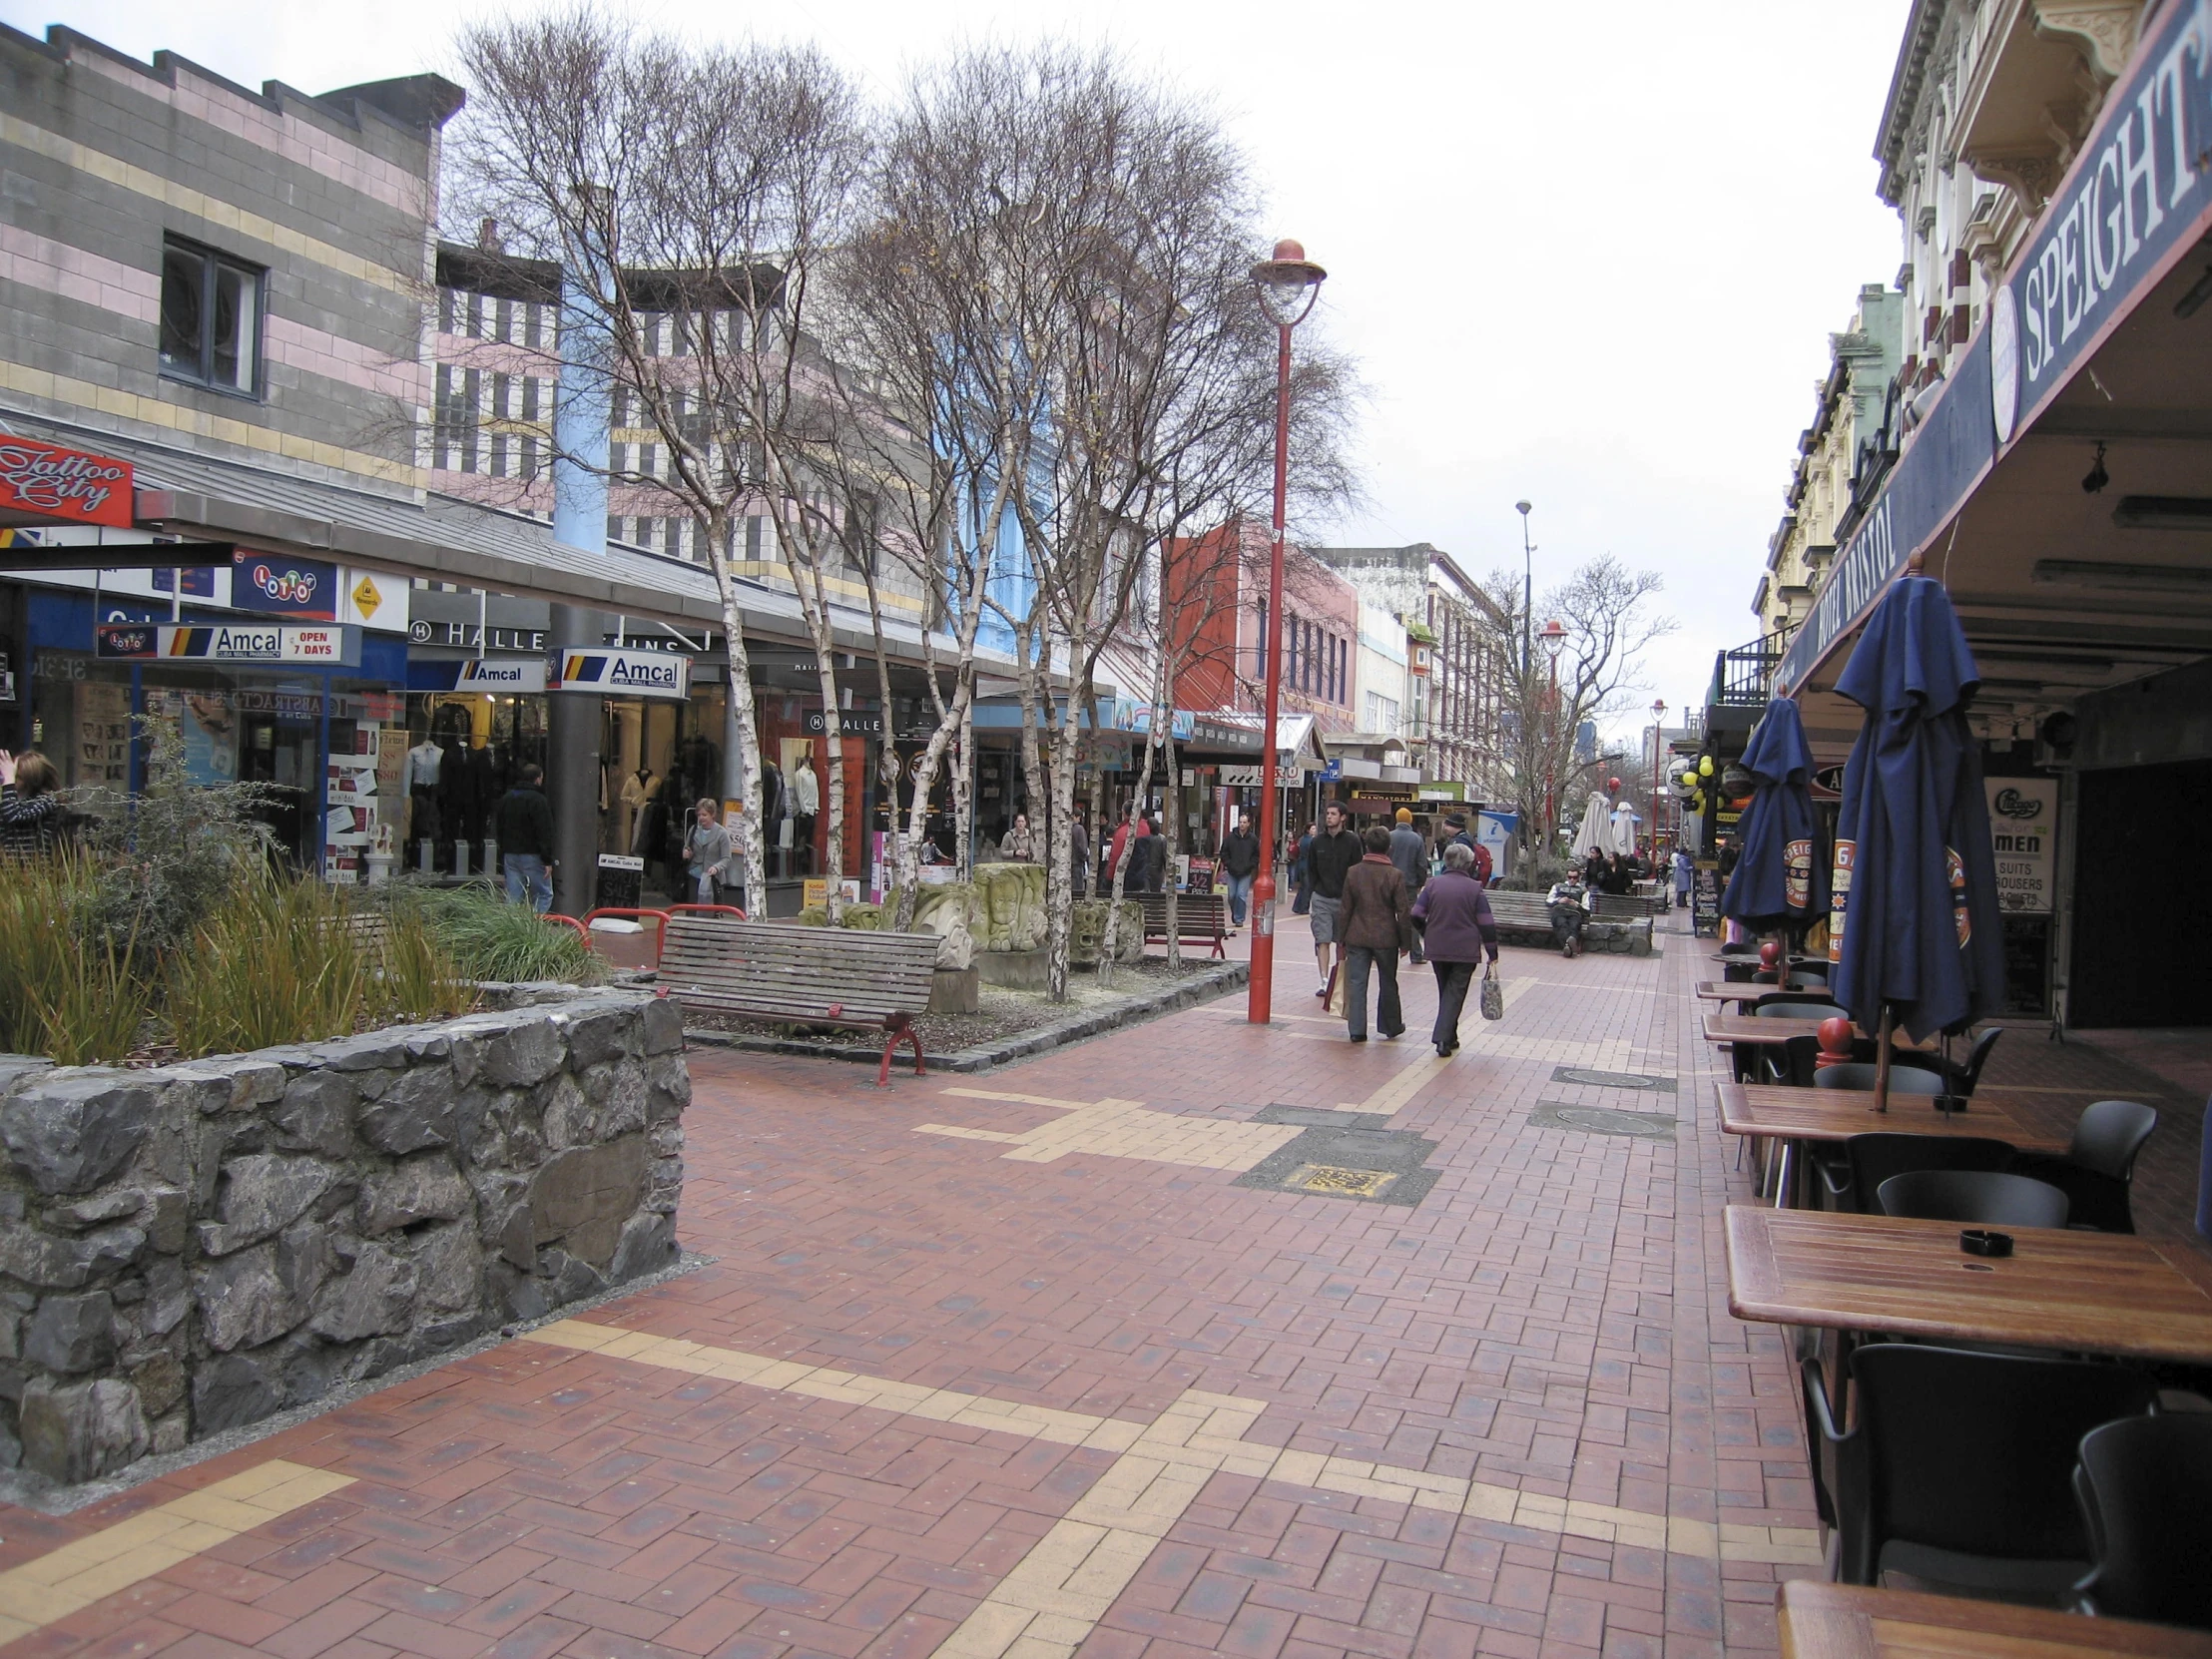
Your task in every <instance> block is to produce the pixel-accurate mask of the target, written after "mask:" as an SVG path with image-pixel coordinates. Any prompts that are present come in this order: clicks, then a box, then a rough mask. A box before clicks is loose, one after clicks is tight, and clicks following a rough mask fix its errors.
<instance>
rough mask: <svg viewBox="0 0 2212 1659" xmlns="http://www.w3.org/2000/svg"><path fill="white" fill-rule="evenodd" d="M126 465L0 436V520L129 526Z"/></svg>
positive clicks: (130, 502) (128, 467)
mask: <svg viewBox="0 0 2212 1659" xmlns="http://www.w3.org/2000/svg"><path fill="white" fill-rule="evenodd" d="M132 505H133V498H132V493H131V463H130V462H129V461H118V460H111V459H110V458H109V457H108V456H106V455H88V454H86V453H85V452H84V451H83V450H80V449H64V448H63V447H62V446H61V445H60V444H58V443H44V442H41V441H40V440H39V439H37V438H19V437H12V436H8V435H5V434H0V523H6V522H9V521H10V520H17V521H20V520H23V519H30V520H33V521H35V522H37V523H41V524H104V525H107V526H108V527H109V528H111V529H116V530H128V529H130V528H131V524H132Z"/></svg>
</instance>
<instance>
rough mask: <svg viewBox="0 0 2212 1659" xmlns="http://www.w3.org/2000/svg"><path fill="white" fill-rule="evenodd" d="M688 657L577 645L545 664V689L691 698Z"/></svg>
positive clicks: (630, 695) (557, 653)
mask: <svg viewBox="0 0 2212 1659" xmlns="http://www.w3.org/2000/svg"><path fill="white" fill-rule="evenodd" d="M691 667H692V660H691V659H690V658H689V657H680V656H678V655H677V654H676V653H675V652H673V651H617V650H613V649H611V648H601V647H586V646H579V647H576V648H573V649H570V650H564V651H558V652H556V653H554V655H553V656H552V658H551V659H550V661H549V662H548V663H547V665H546V676H545V689H546V690H547V691H556V692H584V693H587V694H588V695H590V696H593V697H667V698H675V699H679V700H681V699H683V698H687V697H689V696H691Z"/></svg>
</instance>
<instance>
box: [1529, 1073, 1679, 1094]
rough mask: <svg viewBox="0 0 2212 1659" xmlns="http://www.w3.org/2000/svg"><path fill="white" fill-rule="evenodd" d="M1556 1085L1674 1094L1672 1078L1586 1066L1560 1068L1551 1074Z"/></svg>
mask: <svg viewBox="0 0 2212 1659" xmlns="http://www.w3.org/2000/svg"><path fill="white" fill-rule="evenodd" d="M1551 1080H1552V1081H1553V1082H1554V1083H1583V1084H1587V1085H1588V1086H1589V1087H1591V1088H1593V1089H1657V1090H1658V1091H1659V1092H1660V1093H1661V1094H1673V1093H1674V1079H1673V1078H1671V1077H1646V1076H1644V1075H1642V1074H1641V1073H1640V1072H1633V1071H1592V1070H1590V1069H1589V1068H1588V1067H1586V1066H1560V1067H1559V1068H1558V1069H1557V1070H1555V1071H1553V1072H1552V1074H1551Z"/></svg>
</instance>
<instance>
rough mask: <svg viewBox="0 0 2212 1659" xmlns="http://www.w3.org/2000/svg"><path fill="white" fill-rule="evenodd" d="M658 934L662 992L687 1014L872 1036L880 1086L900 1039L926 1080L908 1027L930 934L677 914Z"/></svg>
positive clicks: (933, 942) (923, 986)
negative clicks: (878, 1044) (877, 1041)
mask: <svg viewBox="0 0 2212 1659" xmlns="http://www.w3.org/2000/svg"><path fill="white" fill-rule="evenodd" d="M664 932H665V936H664V939H663V942H662V948H661V961H660V985H661V994H662V995H664V996H668V997H672V998H674V999H675V1000H676V1001H677V1002H678V1003H680V1004H681V1005H682V1006H684V1007H685V1008H697V1009H700V1010H702V1011H704V1012H710V1013H718V1014H737V1015H741V1016H743V1017H746V1018H749V1019H764V1020H789V1021H792V1022H795V1023H797V1024H802V1025H837V1026H847V1027H855V1028H858V1029H863V1030H880V1031H881V1032H882V1033H883V1059H882V1063H881V1064H880V1065H878V1066H877V1067H876V1068H875V1081H876V1083H877V1085H878V1086H880V1087H886V1088H887V1087H888V1086H889V1084H890V1076H891V1052H892V1050H893V1049H895V1048H896V1047H897V1046H898V1043H899V1040H900V1039H901V1038H903V1039H904V1040H906V1041H907V1042H909V1043H911V1044H912V1045H913V1050H914V1075H915V1076H917V1077H920V1076H924V1075H926V1072H925V1070H924V1068H923V1065H922V1059H921V1037H920V1034H919V1033H918V1032H916V1031H915V1030H914V1028H913V1021H914V1016H915V1015H916V1014H920V1013H923V1012H926V1011H927V1009H928V1007H929V988H930V984H931V982H932V980H933V979H934V977H935V974H936V967H937V946H938V944H939V942H940V941H939V940H938V938H937V935H936V934H934V933H877V932H871V931H868V930H866V929H864V928H856V927H808V926H805V925H803V924H801V923H799V922H792V921H738V920H734V919H724V918H723V917H721V916H702V915H685V914H681V913H679V914H676V915H673V916H671V917H670V918H669V921H668V923H667V926H666V928H665V930H664Z"/></svg>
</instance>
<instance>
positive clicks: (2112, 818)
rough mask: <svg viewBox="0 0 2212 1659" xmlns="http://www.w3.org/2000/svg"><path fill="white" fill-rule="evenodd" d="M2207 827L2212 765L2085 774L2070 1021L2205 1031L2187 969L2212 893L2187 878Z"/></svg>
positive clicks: (2199, 987)
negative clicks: (2187, 1027) (2197, 838)
mask: <svg viewBox="0 0 2212 1659" xmlns="http://www.w3.org/2000/svg"><path fill="white" fill-rule="evenodd" d="M2208 820H2212V761H2180V762H2175V763H2172V764H2170V765H2166V766H2154V767H2115V768H2112V769H2110V770H2100V771H2096V772H2084V773H2083V774H2081V795H2080V810H2079V813H2078V815H2077V818H2076V828H2075V832H2074V883H2073V887H2074V894H2073V962H2072V973H2071V984H2072V993H2071V995H2070V997H2069V999H2068V1001H2069V1007H2068V1011H2067V1023H2068V1024H2069V1025H2074V1026H2079V1027H2081V1028H2082V1029H2084V1030H2096V1029H2098V1028H2102V1027H2113V1026H2134V1027H2141V1026H2160V1025H2203V1024H2206V1023H2208V1020H2207V1013H2206V1007H2205V1001H2204V995H2203V985H2204V972H2203V969H2202V968H2201V967H2196V968H2192V967H2191V966H2189V964H2190V963H2191V962H2195V961H2198V960H2199V955H2198V951H2199V948H2200V944H2201V941H2202V940H2203V939H2204V938H2205V936H2206V934H2207V932H2208V931H2212V886H2207V885H2206V884H2205V883H2204V882H2202V881H2197V880H2193V879H2191V877H2190V876H2189V874H2188V866H2189V862H2190V860H2189V857H2188V848H2189V847H2190V846H2191V845H2192V844H2193V842H2194V837H2195V836H2196V835H2198V834H2200V833H2202V831H2203V828H2204V825H2205V824H2206V823H2207V822H2208Z"/></svg>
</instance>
